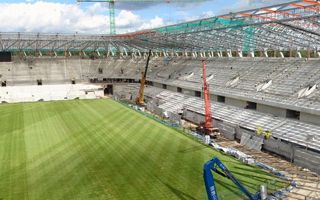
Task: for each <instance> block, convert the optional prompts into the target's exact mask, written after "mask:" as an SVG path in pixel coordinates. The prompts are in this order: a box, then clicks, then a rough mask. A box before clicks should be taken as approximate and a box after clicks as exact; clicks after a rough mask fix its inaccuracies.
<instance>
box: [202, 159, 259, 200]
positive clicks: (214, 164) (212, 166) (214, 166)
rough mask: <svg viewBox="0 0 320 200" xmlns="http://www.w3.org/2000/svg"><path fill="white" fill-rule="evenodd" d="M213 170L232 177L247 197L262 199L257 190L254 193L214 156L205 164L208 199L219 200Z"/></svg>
mask: <svg viewBox="0 0 320 200" xmlns="http://www.w3.org/2000/svg"><path fill="white" fill-rule="evenodd" d="M218 168H219V169H220V170H221V171H220V170H219V169H218ZM211 170H212V171H214V172H216V173H217V174H220V175H221V176H223V177H226V178H228V179H230V180H231V181H232V182H233V183H234V184H235V185H236V186H237V187H238V188H239V190H240V191H241V192H242V193H243V194H244V195H245V196H246V197H247V199H249V200H260V193H259V192H257V193H256V194H255V195H252V194H251V193H250V192H249V191H248V190H247V189H246V188H245V187H244V186H243V185H242V184H241V182H240V181H238V180H237V179H236V178H235V177H234V176H233V174H232V173H231V172H230V171H229V170H228V168H227V167H226V166H225V165H224V164H223V163H222V162H221V161H220V160H219V159H218V158H217V157H214V158H213V159H212V160H209V161H208V162H206V163H205V164H204V166H203V178H204V183H205V186H206V191H207V195H208V200H218V194H217V189H216V185H215V183H214V177H213V175H212V173H211Z"/></svg>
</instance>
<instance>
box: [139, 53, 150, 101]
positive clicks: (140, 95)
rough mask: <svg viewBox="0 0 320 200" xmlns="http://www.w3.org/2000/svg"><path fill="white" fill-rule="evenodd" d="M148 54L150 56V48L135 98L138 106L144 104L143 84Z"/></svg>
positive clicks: (147, 65)
mask: <svg viewBox="0 0 320 200" xmlns="http://www.w3.org/2000/svg"><path fill="white" fill-rule="evenodd" d="M150 56H151V49H150V50H149V55H148V59H147V64H146V67H145V69H144V72H141V80H140V88H139V93H138V96H137V98H136V104H137V105H140V106H143V105H144V85H145V83H146V79H147V72H148V67H149V61H150Z"/></svg>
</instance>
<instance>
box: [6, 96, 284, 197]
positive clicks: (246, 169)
mask: <svg viewBox="0 0 320 200" xmlns="http://www.w3.org/2000/svg"><path fill="white" fill-rule="evenodd" d="M213 156H219V158H220V159H221V160H222V161H223V162H224V163H225V164H226V165H227V166H228V167H229V169H231V171H232V172H233V173H234V175H235V176H236V177H237V178H238V179H239V180H240V181H242V182H243V183H244V184H245V185H246V187H248V188H249V189H250V191H251V192H253V191H255V190H256V189H257V187H258V186H259V185H260V184H262V183H264V184H266V183H271V184H270V185H271V186H272V188H271V189H274V188H277V187H282V186H284V185H286V184H287V183H285V182H281V181H279V180H277V179H275V178H274V177H272V176H269V175H268V174H267V173H265V172H263V171H261V170H259V169H257V168H254V167H251V166H247V165H243V164H241V163H240V162H238V161H236V160H235V159H232V158H230V157H227V156H224V155H221V154H220V153H218V152H216V151H214V150H212V149H210V148H208V147H206V146H204V145H202V144H200V143H198V142H196V141H194V140H192V139H190V138H189V137H186V136H185V135H183V134H181V133H179V132H177V131H175V130H173V129H171V128H168V127H166V126H164V125H161V124H159V123H157V122H155V121H153V120H151V119H149V118H146V117H145V116H143V115H141V114H140V113H137V112H135V111H133V110H131V109H129V108H127V107H125V106H123V105H121V104H119V103H117V102H114V101H112V100H74V101H59V102H39V103H20V104H6V105H0V199H1V200H11V199H13V200H23V199H31V200H38V199H39V200H46V199H53V200H58V199H66V200H69V199H121V200H122V199H127V200H131V199H133V200H140V199H150V200H159V199H164V200H168V199H180V200H189V199H190V200H198V199H199V200H201V199H206V193H205V188H204V182H203V178H202V166H203V164H204V163H205V161H207V160H209V159H211V158H212V157H213ZM274 180H276V181H275V182H273V181H274ZM216 183H217V187H218V193H219V196H220V197H223V199H225V200H233V199H240V198H241V196H240V192H239V191H238V189H236V188H235V186H234V185H233V184H232V183H231V182H230V181H229V180H226V179H225V178H222V177H221V176H220V175H216ZM269 189H270V187H269Z"/></svg>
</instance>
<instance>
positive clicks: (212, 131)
mask: <svg viewBox="0 0 320 200" xmlns="http://www.w3.org/2000/svg"><path fill="white" fill-rule="evenodd" d="M202 79H203V88H202V90H203V97H204V108H205V121H204V122H201V123H200V132H202V133H204V134H206V135H210V136H212V137H216V136H217V135H219V130H218V129H217V128H213V124H212V113H211V101H210V93H209V87H208V83H207V63H206V61H204V60H203V61H202Z"/></svg>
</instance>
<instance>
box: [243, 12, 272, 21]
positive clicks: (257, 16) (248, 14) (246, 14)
mask: <svg viewBox="0 0 320 200" xmlns="http://www.w3.org/2000/svg"><path fill="white" fill-rule="evenodd" d="M240 16H243V17H254V18H261V19H267V20H272V21H273V20H278V19H277V18H273V17H265V16H261V15H254V14H250V13H241V14H240Z"/></svg>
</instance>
